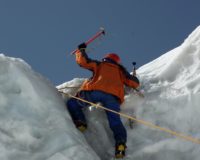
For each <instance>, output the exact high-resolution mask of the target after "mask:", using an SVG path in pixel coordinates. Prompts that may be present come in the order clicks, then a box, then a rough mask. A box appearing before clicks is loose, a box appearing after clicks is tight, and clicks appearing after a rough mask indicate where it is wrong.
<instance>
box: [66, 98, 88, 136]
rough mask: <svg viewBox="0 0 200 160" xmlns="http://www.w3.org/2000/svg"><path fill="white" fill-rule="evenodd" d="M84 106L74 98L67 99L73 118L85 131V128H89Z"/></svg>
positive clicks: (80, 128) (77, 125) (81, 129)
mask: <svg viewBox="0 0 200 160" xmlns="http://www.w3.org/2000/svg"><path fill="white" fill-rule="evenodd" d="M83 107H84V106H83V105H81V103H80V102H79V101H78V100H76V99H74V98H70V99H69V100H68V101H67V109H68V111H69V113H70V115H71V118H72V120H73V122H74V124H75V126H76V127H77V128H78V129H79V130H80V131H82V132H83V131H85V129H86V128H87V123H86V119H85V115H84V113H83V111H82V108H83Z"/></svg>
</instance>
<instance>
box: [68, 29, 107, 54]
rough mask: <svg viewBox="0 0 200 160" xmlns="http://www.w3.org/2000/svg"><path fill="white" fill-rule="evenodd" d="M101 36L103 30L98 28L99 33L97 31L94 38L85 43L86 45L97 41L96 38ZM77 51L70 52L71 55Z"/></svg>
mask: <svg viewBox="0 0 200 160" xmlns="http://www.w3.org/2000/svg"><path fill="white" fill-rule="evenodd" d="M101 35H105V29H104V28H102V27H101V28H100V31H98V32H97V33H96V34H95V35H94V36H92V37H91V38H90V39H89V40H88V41H86V42H85V44H86V45H88V44H90V43H92V42H93V41H94V40H95V39H97V38H98V37H100V36H101ZM77 50H78V49H75V50H74V51H73V52H71V54H74V53H75V52H76V51H77Z"/></svg>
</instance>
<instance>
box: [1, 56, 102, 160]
mask: <svg viewBox="0 0 200 160" xmlns="http://www.w3.org/2000/svg"><path fill="white" fill-rule="evenodd" d="M82 157H85V159H96V160H98V159H99V158H98V157H97V156H96V154H95V153H94V152H93V150H91V148H90V147H89V146H88V145H87V143H86V141H85V139H84V138H83V137H82V135H81V134H80V133H79V132H77V130H76V129H75V128H74V126H73V125H72V123H71V119H70V117H69V115H68V113H67V111H66V108H65V104H64V102H63V100H62V98H61V96H60V95H59V94H58V92H57V91H56V89H55V87H54V86H53V85H51V83H50V82H49V81H48V80H46V79H44V78H43V77H42V76H41V75H39V74H37V73H35V72H34V71H33V70H32V69H31V68H30V66H29V65H28V64H26V63H25V62H24V61H23V60H21V59H15V58H9V57H5V56H4V55H3V54H1V55H0V159H1V160H71V159H74V160H80V159H82Z"/></svg>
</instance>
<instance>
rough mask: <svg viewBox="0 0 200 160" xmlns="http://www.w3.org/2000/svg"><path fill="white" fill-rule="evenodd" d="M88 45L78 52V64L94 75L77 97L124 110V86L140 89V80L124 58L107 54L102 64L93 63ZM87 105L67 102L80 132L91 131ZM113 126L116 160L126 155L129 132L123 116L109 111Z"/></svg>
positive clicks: (108, 115) (72, 99)
mask: <svg viewBox="0 0 200 160" xmlns="http://www.w3.org/2000/svg"><path fill="white" fill-rule="evenodd" d="M86 47H87V45H86V44H85V43H82V44H80V45H79V46H78V50H77V51H76V53H75V56H76V62H77V63H78V64H79V65H80V66H81V67H83V68H85V69H88V70H90V71H92V73H93V76H92V77H91V78H89V79H87V80H86V81H84V83H83V84H82V86H81V88H80V90H79V92H78V93H77V95H76V96H77V97H80V98H82V99H85V100H87V101H90V102H93V103H101V104H102V105H103V106H104V107H106V108H108V109H112V110H114V111H117V112H119V111H120V104H122V103H123V101H124V85H127V86H129V87H132V88H135V89H136V88H137V87H138V86H139V80H138V79H137V77H136V76H133V75H130V74H129V72H127V71H126V69H125V68H124V67H123V66H122V65H121V64H120V57H119V56H118V55H117V54H115V53H108V54H106V55H105V56H104V57H103V59H102V60H101V61H97V60H92V59H90V58H89V57H88V55H87V54H86ZM86 106H87V104H86V103H84V102H81V101H79V100H77V99H74V98H70V99H69V100H68V101H67V109H68V111H69V113H70V115H71V117H72V120H73V122H74V124H75V126H76V127H77V128H78V129H79V130H80V131H82V132H83V131H85V130H86V129H87V121H86V118H85V115H84V113H83V111H82V108H83V107H86ZM106 115H107V119H108V122H109V126H110V128H111V130H112V132H113V135H114V139H115V157H116V158H123V157H124V156H125V150H126V141H127V132H126V129H125V127H124V125H123V124H122V121H121V119H120V116H119V115H117V114H115V113H112V112H109V111H106Z"/></svg>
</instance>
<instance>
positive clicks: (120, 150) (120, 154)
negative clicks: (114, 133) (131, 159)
mask: <svg viewBox="0 0 200 160" xmlns="http://www.w3.org/2000/svg"><path fill="white" fill-rule="evenodd" d="M125 151H126V145H125V144H123V143H121V144H117V145H116V146H115V158H124V156H125Z"/></svg>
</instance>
